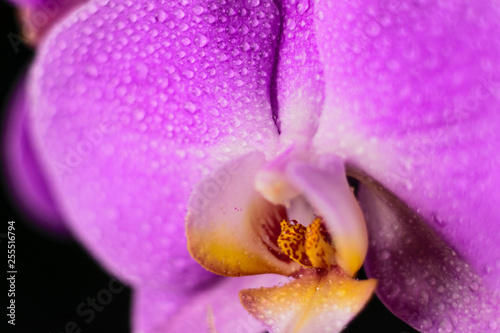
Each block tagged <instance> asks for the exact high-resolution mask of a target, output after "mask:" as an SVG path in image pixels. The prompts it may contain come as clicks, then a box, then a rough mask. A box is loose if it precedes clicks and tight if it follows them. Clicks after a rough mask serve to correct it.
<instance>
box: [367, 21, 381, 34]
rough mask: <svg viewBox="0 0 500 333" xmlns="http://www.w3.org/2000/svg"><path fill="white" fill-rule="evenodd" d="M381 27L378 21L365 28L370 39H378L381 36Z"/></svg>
mask: <svg viewBox="0 0 500 333" xmlns="http://www.w3.org/2000/svg"><path fill="white" fill-rule="evenodd" d="M380 31H381V27H380V25H379V24H378V22H377V21H370V22H368V23H367V24H366V26H365V32H366V34H367V35H368V36H370V37H377V36H378V35H380Z"/></svg>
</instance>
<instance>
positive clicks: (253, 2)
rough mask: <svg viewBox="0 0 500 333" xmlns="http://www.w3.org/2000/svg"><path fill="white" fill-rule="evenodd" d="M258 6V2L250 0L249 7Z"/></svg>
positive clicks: (257, 0) (258, 0)
mask: <svg viewBox="0 0 500 333" xmlns="http://www.w3.org/2000/svg"><path fill="white" fill-rule="evenodd" d="M258 5H260V0H250V6H252V7H257V6H258Z"/></svg>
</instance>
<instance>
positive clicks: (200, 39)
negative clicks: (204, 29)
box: [194, 33, 208, 47]
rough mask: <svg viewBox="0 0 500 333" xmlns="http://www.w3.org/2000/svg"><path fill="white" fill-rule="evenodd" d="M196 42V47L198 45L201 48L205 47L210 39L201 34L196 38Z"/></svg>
mask: <svg viewBox="0 0 500 333" xmlns="http://www.w3.org/2000/svg"><path fill="white" fill-rule="evenodd" d="M194 41H195V43H196V45H198V46H199V47H203V46H205V45H207V43H208V38H207V36H205V35H204V34H202V33H199V34H197V35H196V38H195V40H194Z"/></svg>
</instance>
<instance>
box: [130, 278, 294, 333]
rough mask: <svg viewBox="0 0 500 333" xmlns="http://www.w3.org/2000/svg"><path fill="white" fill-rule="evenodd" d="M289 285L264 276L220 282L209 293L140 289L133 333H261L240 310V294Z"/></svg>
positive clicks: (204, 290) (284, 280)
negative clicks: (177, 292) (251, 290)
mask: <svg viewBox="0 0 500 333" xmlns="http://www.w3.org/2000/svg"><path fill="white" fill-rule="evenodd" d="M288 281H289V279H288V278H286V277H284V276H281V275H272V274H264V275H255V276H247V277H239V278H220V280H219V281H218V282H217V284H215V285H213V286H211V287H209V288H208V289H200V290H197V291H193V292H192V293H184V294H183V293H179V294H174V293H170V294H165V293H164V291H161V290H141V289H139V290H138V291H137V292H136V293H135V300H134V318H135V323H134V332H141V333H142V332H143V333H164V332H187V333H190V332H212V330H211V329H212V328H215V329H216V330H215V332H219V333H234V332H245V333H247V332H248V333H261V332H263V331H264V330H265V329H264V328H263V327H262V325H261V324H260V323H259V322H258V321H257V320H255V319H254V318H253V317H252V316H251V315H250V314H249V313H248V312H247V311H246V310H245V309H244V308H243V306H242V305H241V303H240V299H239V291H240V290H243V289H246V288H260V287H272V286H276V285H278V284H279V283H280V284H283V283H287V282H288ZM158 295H160V296H158ZM152 314H153V315H152Z"/></svg>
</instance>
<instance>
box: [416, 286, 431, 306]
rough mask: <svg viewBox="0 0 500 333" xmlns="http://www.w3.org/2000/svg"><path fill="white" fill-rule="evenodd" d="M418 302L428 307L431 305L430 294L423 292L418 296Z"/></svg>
mask: <svg viewBox="0 0 500 333" xmlns="http://www.w3.org/2000/svg"><path fill="white" fill-rule="evenodd" d="M418 300H419V302H420V304H422V305H427V304H428V303H429V292H428V291H427V290H421V291H420V292H419V294H418Z"/></svg>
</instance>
